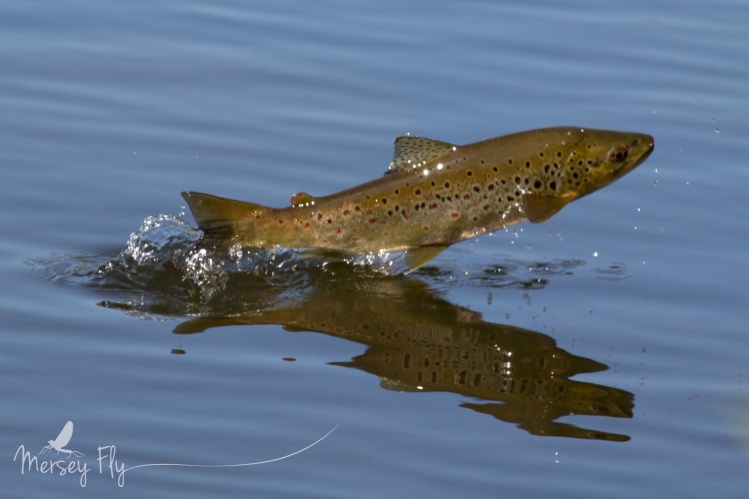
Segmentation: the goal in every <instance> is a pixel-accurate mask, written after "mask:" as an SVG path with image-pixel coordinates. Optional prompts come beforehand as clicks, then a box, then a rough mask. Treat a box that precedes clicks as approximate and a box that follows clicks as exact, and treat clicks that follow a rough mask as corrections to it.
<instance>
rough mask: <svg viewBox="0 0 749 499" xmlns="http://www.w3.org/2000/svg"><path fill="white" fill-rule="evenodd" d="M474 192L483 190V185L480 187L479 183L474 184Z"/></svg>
mask: <svg viewBox="0 0 749 499" xmlns="http://www.w3.org/2000/svg"><path fill="white" fill-rule="evenodd" d="M473 192H481V187H479V186H478V185H474V186H473Z"/></svg>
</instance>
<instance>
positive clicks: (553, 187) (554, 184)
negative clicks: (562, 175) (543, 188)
mask: <svg viewBox="0 0 749 499" xmlns="http://www.w3.org/2000/svg"><path fill="white" fill-rule="evenodd" d="M549 189H551V190H552V191H556V190H557V181H556V180H552V181H551V182H549Z"/></svg>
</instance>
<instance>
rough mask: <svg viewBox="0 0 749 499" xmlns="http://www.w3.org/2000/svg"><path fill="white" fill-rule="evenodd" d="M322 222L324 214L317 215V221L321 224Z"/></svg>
mask: <svg viewBox="0 0 749 499" xmlns="http://www.w3.org/2000/svg"><path fill="white" fill-rule="evenodd" d="M320 220H322V213H318V214H317V221H318V222H319V221H320Z"/></svg>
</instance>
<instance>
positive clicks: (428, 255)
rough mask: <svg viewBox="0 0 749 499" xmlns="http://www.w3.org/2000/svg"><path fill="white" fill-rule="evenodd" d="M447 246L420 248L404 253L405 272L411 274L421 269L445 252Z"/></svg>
mask: <svg viewBox="0 0 749 499" xmlns="http://www.w3.org/2000/svg"><path fill="white" fill-rule="evenodd" d="M446 248H447V246H422V247H420V248H414V249H410V250H407V251H406V256H405V264H406V272H411V271H413V270H416V269H418V268H419V267H423V266H424V265H426V264H427V263H429V262H430V261H432V260H433V259H434V258H435V257H436V256H437V255H439V254H440V253H442V252H443V251H445V249H446Z"/></svg>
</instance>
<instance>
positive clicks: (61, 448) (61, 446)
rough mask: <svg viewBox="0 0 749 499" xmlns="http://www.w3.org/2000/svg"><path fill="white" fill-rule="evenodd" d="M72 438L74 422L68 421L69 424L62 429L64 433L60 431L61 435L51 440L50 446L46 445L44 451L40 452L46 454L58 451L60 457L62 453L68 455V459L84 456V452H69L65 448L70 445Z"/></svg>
mask: <svg viewBox="0 0 749 499" xmlns="http://www.w3.org/2000/svg"><path fill="white" fill-rule="evenodd" d="M72 436H73V422H72V421H68V422H67V423H65V426H63V427H62V431H60V434H59V435H57V438H56V439H54V440H50V441H49V445H45V446H44V447H43V448H42V450H41V451H39V454H44V453H45V452H52V451H53V450H56V451H57V454H58V455H59V454H60V452H62V453H64V454H67V455H68V457H70V456H75V457H81V456H83V453H82V452H78V451H76V450H69V449H66V448H65V446H66V445H68V442H70V438H71V437H72Z"/></svg>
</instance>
